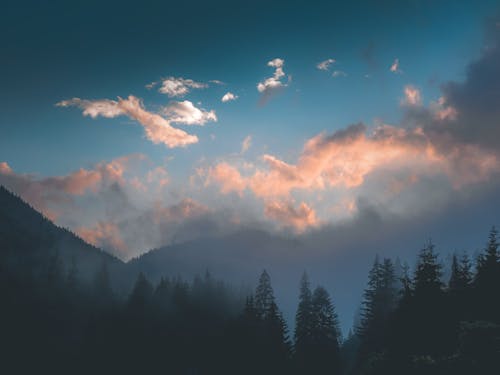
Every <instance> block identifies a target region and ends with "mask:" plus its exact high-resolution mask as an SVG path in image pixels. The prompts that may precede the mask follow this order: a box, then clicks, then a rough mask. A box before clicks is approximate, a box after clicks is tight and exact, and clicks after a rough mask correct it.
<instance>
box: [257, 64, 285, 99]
mask: <svg viewBox="0 0 500 375" xmlns="http://www.w3.org/2000/svg"><path fill="white" fill-rule="evenodd" d="M267 65H268V66H270V67H273V68H275V70H274V74H273V76H272V77H269V78H267V79H265V80H264V81H262V82H259V83H258V84H257V90H258V91H259V92H260V93H261V94H262V103H265V102H266V101H267V100H269V98H271V97H272V96H273V95H274V94H276V93H277V92H279V91H280V90H281V89H283V88H284V87H286V86H287V84H286V83H284V82H283V81H282V79H283V78H284V77H285V72H284V71H283V66H284V65H285V60H283V59H280V58H276V59H274V60H271V61H269V62H268V63H267Z"/></svg>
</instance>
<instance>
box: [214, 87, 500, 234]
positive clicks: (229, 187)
mask: <svg viewBox="0 0 500 375" xmlns="http://www.w3.org/2000/svg"><path fill="white" fill-rule="evenodd" d="M415 97H417V98H419V96H416V95H410V98H413V99H415ZM411 103H414V104H417V103H420V99H418V100H414V101H413V102H411ZM447 108H448V107H446V103H445V101H443V100H438V102H437V103H435V104H434V105H433V106H430V107H429V108H424V107H423V106H422V107H420V106H419V107H415V106H414V105H412V106H407V107H404V109H405V110H406V111H407V116H413V117H417V114H418V116H419V117H418V120H419V121H418V122H416V123H414V124H413V125H411V126H410V124H403V125H405V126H391V125H387V124H383V125H377V126H375V127H373V128H371V129H370V128H368V127H367V126H366V125H364V124H362V123H359V124H353V125H350V126H348V127H346V128H344V129H341V130H338V131H336V132H334V133H333V134H330V135H328V134H325V133H321V134H318V135H316V136H314V137H312V138H310V139H309V140H307V141H306V142H305V144H304V146H303V149H302V151H301V152H300V154H299V155H298V157H297V160H296V162H295V163H290V162H286V161H284V160H282V159H280V158H279V157H277V156H275V155H271V154H264V155H263V156H262V157H261V161H262V164H260V165H257V166H256V167H255V168H253V169H252V170H251V173H248V171H246V172H245V173H243V171H242V170H240V168H237V167H236V166H233V165H231V164H229V163H227V162H222V163H220V164H218V165H216V166H215V167H212V168H211V169H210V171H211V173H209V178H208V179H207V183H208V184H211V183H215V184H218V185H219V187H220V189H221V192H222V193H223V194H227V193H229V192H237V193H238V194H239V195H240V196H243V195H244V193H245V192H246V191H247V192H251V193H252V194H253V195H254V196H255V197H256V198H258V199H260V200H261V201H262V202H263V203H264V205H265V207H266V206H268V205H269V202H280V203H279V204H275V205H274V206H272V207H273V211H271V212H273V213H274V216H273V215H271V214H269V212H268V213H266V217H268V218H278V217H279V218H282V217H281V216H278V214H277V212H282V211H286V210H285V207H288V206H287V205H284V204H283V203H282V202H290V201H293V200H294V199H296V198H297V197H299V196H300V197H311V196H316V199H317V202H316V204H319V206H318V207H321V208H322V215H323V217H324V218H325V219H327V220H328V218H330V219H332V217H331V212H334V210H335V209H336V208H335V207H337V206H338V204H339V202H350V203H349V207H351V206H352V202H353V199H354V200H355V199H356V197H359V196H360V195H366V196H367V197H370V199H377V200H378V201H379V202H380V203H382V202H384V204H386V205H387V207H393V208H394V209H396V210H399V211H404V210H408V209H409V210H415V209H416V208H417V207H418V209H421V208H422V207H423V206H424V205H422V203H421V202H420V203H419V202H418V198H417V197H418V196H419V194H422V192H423V191H433V192H434V198H433V199H436V201H433V203H432V204H437V203H439V202H438V201H439V200H440V199H443V197H444V196H445V195H446V194H448V193H447V192H449V191H454V190H462V189H467V188H468V187H470V186H474V185H477V184H481V183H485V182H487V181H490V180H491V179H492V178H494V176H498V174H499V172H500V157H499V155H498V154H497V153H495V152H491V151H488V150H486V149H483V148H481V147H478V146H477V145H475V144H470V143H463V142H461V141H460V140H458V139H451V138H449V137H448V138H447V137H444V138H443V136H442V134H436V132H435V131H434V129H441V128H442V127H443V126H445V125H446V124H448V123H450V126H453V125H452V123H453V121H454V118H455V117H454V116H455V115H450V114H452V113H453V111H451V110H448V109H447ZM443 110H446V111H447V113H448V114H447V115H446V116H445V115H443V112H442V111H443ZM458 111H459V110H458ZM405 121H406V120H405ZM428 201H429V202H430V201H431V199H429V200H428ZM325 202H330V203H329V205H330V206H329V207H330V211H329V212H330V214H328V213H325V207H326V205H325ZM430 206H431V204H429V206H426V207H430ZM308 207H310V208H311V209H313V210H315V212H316V209H315V207H314V206H308ZM278 208H281V211H280V210H278ZM403 208H404V210H403ZM265 210H266V208H265ZM287 211H289V212H290V213H291V212H292V210H291V209H289V210H287ZM301 212H303V213H305V212H306V210H305V208H304V207H303V209H302V210H301ZM315 215H316V216H315V217H319V216H317V214H315ZM329 215H330V217H329ZM292 217H294V216H293V215H292ZM311 217H312V216H311ZM312 222H313V221H312V220H311V221H310V223H312ZM296 227H297V228H299V226H298V225H297V226H296Z"/></svg>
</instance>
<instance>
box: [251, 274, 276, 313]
mask: <svg viewBox="0 0 500 375" xmlns="http://www.w3.org/2000/svg"><path fill="white" fill-rule="evenodd" d="M254 303H255V310H256V312H257V316H258V317H259V319H262V320H264V319H266V317H267V315H268V314H269V311H270V309H271V306H272V305H273V303H274V293H273V288H272V286H271V278H270V277H269V274H268V273H267V272H266V270H264V271H262V274H261V275H260V278H259V283H258V285H257V288H256V290H255V301H254Z"/></svg>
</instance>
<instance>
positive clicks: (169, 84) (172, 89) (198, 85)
mask: <svg viewBox="0 0 500 375" xmlns="http://www.w3.org/2000/svg"><path fill="white" fill-rule="evenodd" d="M212 82H214V83H215V82H217V83H220V81H212ZM157 85H159V88H158V92H160V93H162V94H166V95H168V96H169V97H170V98H173V97H179V96H185V95H187V94H188V93H189V92H190V91H191V89H206V88H207V87H208V84H206V83H203V82H196V81H193V80H192V79H185V78H182V77H167V78H164V79H162V80H161V81H159V82H152V83H150V84H148V85H146V88H148V89H152V88H154V87H155V86H157Z"/></svg>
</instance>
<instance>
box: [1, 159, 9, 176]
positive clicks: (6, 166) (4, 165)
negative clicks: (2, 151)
mask: <svg viewBox="0 0 500 375" xmlns="http://www.w3.org/2000/svg"><path fill="white" fill-rule="evenodd" d="M11 173H12V168H11V167H10V166H9V164H7V162H5V161H3V162H1V163H0V174H4V175H8V174H11Z"/></svg>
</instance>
